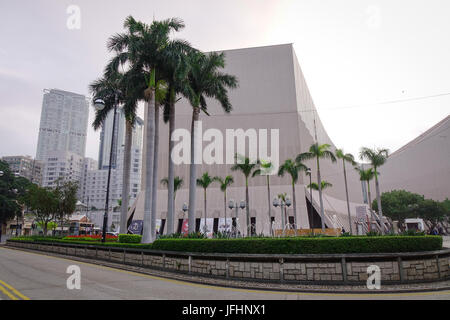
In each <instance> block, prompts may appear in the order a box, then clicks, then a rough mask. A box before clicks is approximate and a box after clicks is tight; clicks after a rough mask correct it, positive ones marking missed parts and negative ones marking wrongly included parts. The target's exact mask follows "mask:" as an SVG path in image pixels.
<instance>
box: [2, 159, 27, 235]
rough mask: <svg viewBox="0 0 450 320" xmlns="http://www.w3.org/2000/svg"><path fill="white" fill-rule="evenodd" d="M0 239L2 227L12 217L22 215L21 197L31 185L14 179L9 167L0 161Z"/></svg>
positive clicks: (20, 178) (25, 180) (22, 179)
mask: <svg viewBox="0 0 450 320" xmlns="http://www.w3.org/2000/svg"><path fill="white" fill-rule="evenodd" d="M0 171H1V172H0V239H1V235H2V234H1V233H2V228H3V225H4V224H6V222H7V221H9V220H11V219H13V218H14V217H20V216H21V215H22V206H21V201H20V199H21V197H22V196H23V195H24V194H25V190H26V189H27V188H28V187H29V186H30V185H31V183H30V182H29V181H28V180H27V179H25V178H23V177H16V176H15V175H14V174H13V173H12V172H11V170H10V169H9V165H8V164H7V163H6V162H4V161H1V160H0Z"/></svg>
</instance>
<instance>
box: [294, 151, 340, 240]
mask: <svg viewBox="0 0 450 320" xmlns="http://www.w3.org/2000/svg"><path fill="white" fill-rule="evenodd" d="M329 148H330V145H329V144H321V145H319V144H318V143H314V144H313V145H312V146H311V147H310V148H309V152H304V153H301V154H299V155H298V156H297V158H296V159H295V160H296V161H297V162H299V163H302V162H303V161H305V160H311V159H316V163H317V185H318V186H319V200H320V217H321V220H322V232H325V215H324V208H323V199H322V179H321V177H320V161H319V160H320V159H330V160H331V161H332V162H336V157H335V156H334V154H333V152H331V151H330V150H328V149H329Z"/></svg>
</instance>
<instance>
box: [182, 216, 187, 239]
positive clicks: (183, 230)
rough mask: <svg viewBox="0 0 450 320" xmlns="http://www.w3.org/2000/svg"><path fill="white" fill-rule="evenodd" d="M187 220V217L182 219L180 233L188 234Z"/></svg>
mask: <svg viewBox="0 0 450 320" xmlns="http://www.w3.org/2000/svg"><path fill="white" fill-rule="evenodd" d="M188 223H189V220H188V219H184V220H183V224H182V226H181V234H183V235H185V236H187V235H188V234H189V225H188Z"/></svg>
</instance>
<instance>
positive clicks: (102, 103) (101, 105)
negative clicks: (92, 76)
mask: <svg viewBox="0 0 450 320" xmlns="http://www.w3.org/2000/svg"><path fill="white" fill-rule="evenodd" d="M94 108H95V109H96V110H97V111H101V110H103V109H104V108H105V101H103V100H102V99H95V100H94Z"/></svg>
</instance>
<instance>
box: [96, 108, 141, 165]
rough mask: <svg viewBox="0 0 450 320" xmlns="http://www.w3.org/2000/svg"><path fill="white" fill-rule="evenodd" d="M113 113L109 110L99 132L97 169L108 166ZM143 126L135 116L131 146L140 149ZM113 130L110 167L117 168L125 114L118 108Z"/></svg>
mask: <svg viewBox="0 0 450 320" xmlns="http://www.w3.org/2000/svg"><path fill="white" fill-rule="evenodd" d="M113 113H114V112H109V114H108V115H107V117H106V119H105V122H104V123H103V126H102V130H101V132H100V147H99V152H98V168H99V169H108V167H109V161H110V159H109V158H110V153H111V139H112V136H113V130H112V129H113V120H114V118H113ZM143 126H144V122H143V120H142V119H141V118H139V117H136V120H135V123H134V126H133V140H132V148H139V149H140V148H141V147H142V133H143ZM114 132H115V133H114V134H115V136H114V145H113V152H112V157H111V167H112V168H117V163H118V161H120V159H118V154H119V150H120V148H122V147H123V146H124V145H125V114H124V112H123V111H122V110H119V111H117V113H116V126H115V130H114Z"/></svg>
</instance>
